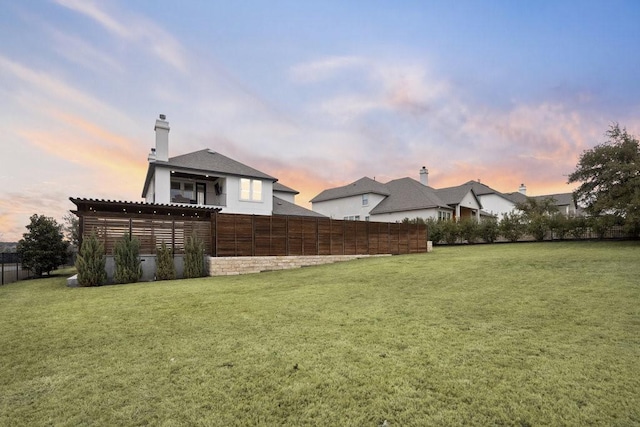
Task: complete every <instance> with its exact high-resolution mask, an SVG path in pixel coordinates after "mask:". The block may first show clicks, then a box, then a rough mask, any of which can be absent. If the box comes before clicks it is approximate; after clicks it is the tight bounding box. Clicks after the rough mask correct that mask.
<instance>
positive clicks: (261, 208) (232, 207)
mask: <svg viewBox="0 0 640 427" xmlns="http://www.w3.org/2000/svg"><path fill="white" fill-rule="evenodd" d="M254 179H255V178H254ZM226 180H227V183H226V184H227V189H226V190H225V192H226V194H227V206H226V207H223V209H222V212H224V213H237V214H250V215H251V214H253V215H271V214H272V212H273V197H272V194H273V182H272V181H270V180H261V181H262V200H261V201H259V202H258V201H248V200H240V177H237V176H229V177H227V178H226Z"/></svg>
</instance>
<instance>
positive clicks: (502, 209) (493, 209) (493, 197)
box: [478, 194, 515, 219]
mask: <svg viewBox="0 0 640 427" xmlns="http://www.w3.org/2000/svg"><path fill="white" fill-rule="evenodd" d="M478 198H479V199H480V203H482V210H483V211H485V212H488V213H490V214H492V215H496V216H497V217H498V219H501V218H502V214H505V213H509V212H511V211H513V208H514V207H515V205H514V204H513V202H511V201H510V200H507V199H505V198H504V197H501V196H498V195H497V194H485V195H482V196H479V197H478Z"/></svg>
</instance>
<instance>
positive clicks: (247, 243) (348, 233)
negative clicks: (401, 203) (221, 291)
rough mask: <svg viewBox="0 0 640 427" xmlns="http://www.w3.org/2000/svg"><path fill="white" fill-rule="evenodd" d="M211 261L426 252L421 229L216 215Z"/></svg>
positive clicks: (414, 226)
mask: <svg viewBox="0 0 640 427" xmlns="http://www.w3.org/2000/svg"><path fill="white" fill-rule="evenodd" d="M212 227H213V228H212V234H213V247H214V254H215V256H275V255H364V254H369V255H375V254H408V253H419V252H426V251H427V229H426V225H424V224H402V223H386V222H368V221H343V220H333V219H330V218H315V217H299V216H282V215H273V216H256V215H232V214H217V215H215V216H213V217H212Z"/></svg>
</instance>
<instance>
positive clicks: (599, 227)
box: [588, 215, 616, 239]
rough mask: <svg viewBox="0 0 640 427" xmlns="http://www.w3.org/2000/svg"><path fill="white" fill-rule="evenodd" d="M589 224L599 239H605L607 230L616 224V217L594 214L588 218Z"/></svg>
mask: <svg viewBox="0 0 640 427" xmlns="http://www.w3.org/2000/svg"><path fill="white" fill-rule="evenodd" d="M588 224H589V226H590V227H591V230H592V231H593V232H594V233H596V235H597V236H598V239H604V238H605V236H606V235H607V232H608V231H609V230H610V229H611V227H613V226H614V225H615V224H616V217H615V216H613V215H601V216H593V217H590V218H589V219H588Z"/></svg>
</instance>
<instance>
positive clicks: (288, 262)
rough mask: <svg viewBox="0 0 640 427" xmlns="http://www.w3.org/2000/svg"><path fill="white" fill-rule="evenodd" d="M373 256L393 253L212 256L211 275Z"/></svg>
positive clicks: (277, 268) (288, 267)
mask: <svg viewBox="0 0 640 427" xmlns="http://www.w3.org/2000/svg"><path fill="white" fill-rule="evenodd" d="M372 256H391V255H308V256H259V257H211V258H209V275H210V276H230V275H237V274H249V273H260V272H262V271H272V270H287V269H291V268H300V267H307V266H311V265H321V264H331V263H334V262H339V261H350V260H354V259H360V258H369V257H372Z"/></svg>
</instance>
